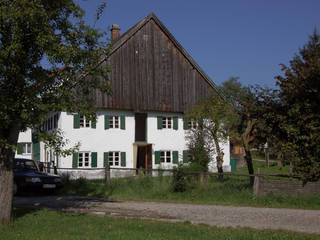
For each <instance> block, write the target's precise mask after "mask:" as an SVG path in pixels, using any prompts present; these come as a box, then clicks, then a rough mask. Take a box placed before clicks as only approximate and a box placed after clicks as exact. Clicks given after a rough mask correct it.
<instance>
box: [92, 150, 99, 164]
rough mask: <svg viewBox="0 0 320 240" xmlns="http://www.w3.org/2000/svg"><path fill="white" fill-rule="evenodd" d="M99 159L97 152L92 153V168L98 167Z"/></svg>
mask: <svg viewBox="0 0 320 240" xmlns="http://www.w3.org/2000/svg"><path fill="white" fill-rule="evenodd" d="M97 158H98V153H97V152H92V153H91V167H97V161H98V160H97Z"/></svg>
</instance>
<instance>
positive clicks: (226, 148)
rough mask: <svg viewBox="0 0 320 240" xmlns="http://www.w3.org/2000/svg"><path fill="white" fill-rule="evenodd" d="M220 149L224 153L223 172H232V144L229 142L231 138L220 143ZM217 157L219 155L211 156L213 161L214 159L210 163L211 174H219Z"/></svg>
mask: <svg viewBox="0 0 320 240" xmlns="http://www.w3.org/2000/svg"><path fill="white" fill-rule="evenodd" d="M219 144H220V148H221V150H222V151H223V153H224V156H223V170H224V171H225V172H230V171H231V166H230V142H229V138H228V139H226V140H225V141H221V142H220V143H219ZM216 157H217V154H216V153H214V154H212V156H211V159H213V160H212V161H211V162H210V163H209V171H210V172H217V162H216V160H215V159H216Z"/></svg>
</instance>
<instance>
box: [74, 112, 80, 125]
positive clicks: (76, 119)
mask: <svg viewBox="0 0 320 240" xmlns="http://www.w3.org/2000/svg"><path fill="white" fill-rule="evenodd" d="M73 128H80V115H79V114H75V115H73Z"/></svg>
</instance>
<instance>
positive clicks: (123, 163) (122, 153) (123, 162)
mask: <svg viewBox="0 0 320 240" xmlns="http://www.w3.org/2000/svg"><path fill="white" fill-rule="evenodd" d="M125 166H126V152H121V167H125Z"/></svg>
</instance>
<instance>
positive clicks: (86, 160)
mask: <svg viewBox="0 0 320 240" xmlns="http://www.w3.org/2000/svg"><path fill="white" fill-rule="evenodd" d="M90 167H91V152H79V155H78V168H90Z"/></svg>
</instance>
